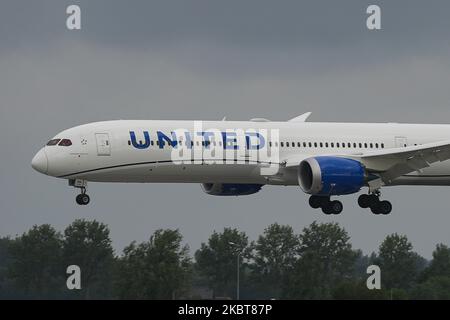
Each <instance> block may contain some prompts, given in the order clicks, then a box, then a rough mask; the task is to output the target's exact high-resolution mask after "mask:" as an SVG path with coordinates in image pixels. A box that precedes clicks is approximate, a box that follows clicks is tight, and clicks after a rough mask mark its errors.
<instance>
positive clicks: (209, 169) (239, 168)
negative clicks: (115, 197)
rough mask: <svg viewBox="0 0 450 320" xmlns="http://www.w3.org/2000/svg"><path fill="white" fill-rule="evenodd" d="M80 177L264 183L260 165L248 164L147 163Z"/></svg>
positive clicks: (135, 180) (113, 180)
mask: <svg viewBox="0 0 450 320" xmlns="http://www.w3.org/2000/svg"><path fill="white" fill-rule="evenodd" d="M77 178H78V179H85V180H88V181H97V182H194V183H196V182H198V183H202V182H229V183H261V184H264V183H265V179H264V177H263V176H261V175H260V174H259V168H258V166H255V165H248V164H247V165H246V164H240V165H239V164H211V165H208V164H187V165H174V164H172V163H160V164H144V165H133V166H129V167H115V168H110V169H103V170H98V171H94V172H88V173H84V174H81V175H79V176H77Z"/></svg>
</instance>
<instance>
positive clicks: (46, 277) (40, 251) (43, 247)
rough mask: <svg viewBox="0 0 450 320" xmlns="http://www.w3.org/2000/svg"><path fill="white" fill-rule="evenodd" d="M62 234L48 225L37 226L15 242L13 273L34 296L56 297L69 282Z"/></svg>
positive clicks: (13, 245) (20, 285)
mask: <svg viewBox="0 0 450 320" xmlns="http://www.w3.org/2000/svg"><path fill="white" fill-rule="evenodd" d="M61 248H62V239H61V234H60V233H59V232H57V231H56V230H55V229H54V228H53V227H51V226H50V225H48V224H44V225H41V226H33V227H32V228H31V230H29V231H28V232H26V233H24V234H22V236H20V237H18V238H16V240H15V241H13V242H12V243H11V246H10V253H11V258H12V263H11V264H10V266H9V271H8V273H9V276H10V278H11V279H13V280H15V282H16V283H17V286H18V287H19V288H20V289H22V290H24V292H25V293H26V294H27V295H28V296H29V297H30V298H52V297H56V296H58V295H59V294H60V292H61V291H60V289H61V288H62V287H63V285H65V279H64V278H63V272H62V265H61Z"/></svg>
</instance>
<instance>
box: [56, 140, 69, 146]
mask: <svg viewBox="0 0 450 320" xmlns="http://www.w3.org/2000/svg"><path fill="white" fill-rule="evenodd" d="M71 145H72V141H70V140H69V139H62V140H61V142H60V143H59V144H58V146H63V147H68V146H71Z"/></svg>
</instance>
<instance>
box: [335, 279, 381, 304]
mask: <svg viewBox="0 0 450 320" xmlns="http://www.w3.org/2000/svg"><path fill="white" fill-rule="evenodd" d="M332 296H333V299H336V300H387V299H389V292H388V291H387V290H378V289H373V290H369V289H367V285H366V281H365V280H355V279H348V280H345V281H343V282H341V283H340V284H339V285H337V286H336V287H334V288H333V293H332Z"/></svg>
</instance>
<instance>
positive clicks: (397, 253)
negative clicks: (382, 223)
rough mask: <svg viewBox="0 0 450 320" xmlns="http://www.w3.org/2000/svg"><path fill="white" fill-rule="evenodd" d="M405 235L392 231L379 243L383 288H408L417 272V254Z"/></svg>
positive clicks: (379, 261)
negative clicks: (392, 232)
mask: <svg viewBox="0 0 450 320" xmlns="http://www.w3.org/2000/svg"><path fill="white" fill-rule="evenodd" d="M412 249H413V246H412V244H411V243H410V242H409V241H408V238H407V237H406V236H402V235H398V234H397V233H394V234H392V235H389V236H387V237H386V238H385V239H384V241H383V242H382V243H381V245H380V249H379V254H378V265H379V266H380V268H381V283H382V285H383V286H384V287H385V288H389V289H390V288H397V289H409V288H411V287H412V286H413V284H414V280H415V279H416V277H417V273H418V259H419V257H420V256H419V255H418V254H417V253H415V252H413V251H412Z"/></svg>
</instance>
